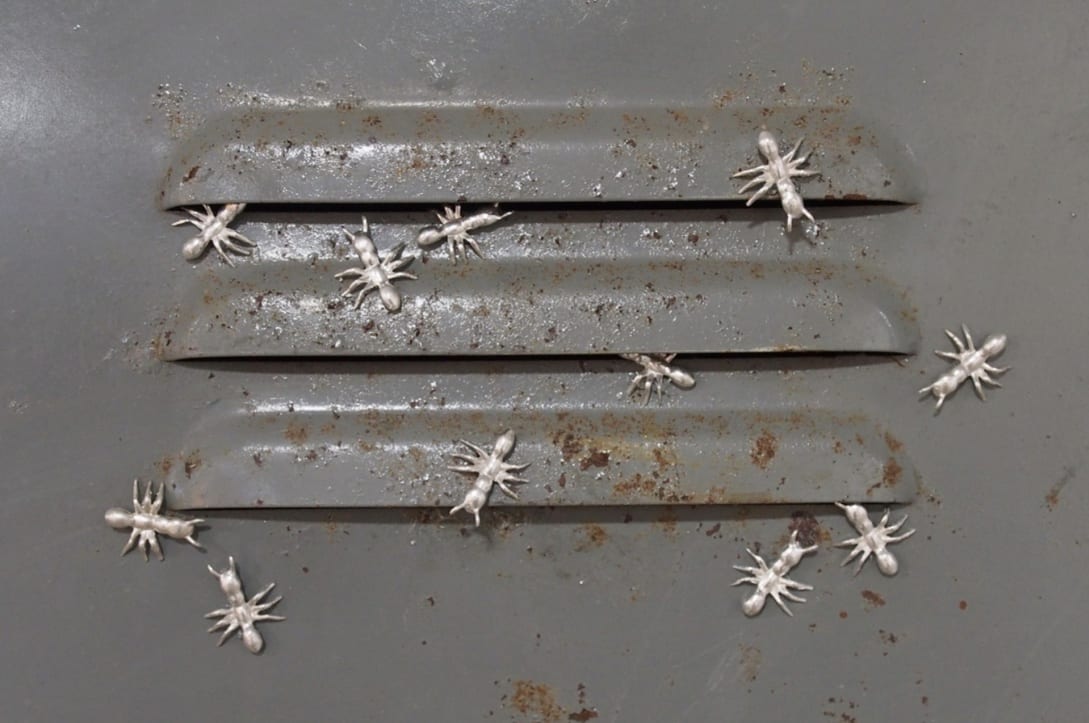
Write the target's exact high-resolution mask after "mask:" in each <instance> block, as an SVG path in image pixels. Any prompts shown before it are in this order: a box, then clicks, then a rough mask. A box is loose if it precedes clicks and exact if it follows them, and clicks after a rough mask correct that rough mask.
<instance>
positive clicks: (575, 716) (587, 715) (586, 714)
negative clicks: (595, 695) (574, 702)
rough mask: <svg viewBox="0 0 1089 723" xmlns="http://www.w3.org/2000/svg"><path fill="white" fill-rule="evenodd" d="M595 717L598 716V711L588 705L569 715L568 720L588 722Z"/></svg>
mask: <svg viewBox="0 0 1089 723" xmlns="http://www.w3.org/2000/svg"><path fill="white" fill-rule="evenodd" d="M593 718H597V711H596V710H591V709H589V708H586V707H584V708H583V709H582V710H580V711H578V712H576V713H570V714H568V716H567V720H573V721H579V723H586V721H588V720H591V719H593Z"/></svg>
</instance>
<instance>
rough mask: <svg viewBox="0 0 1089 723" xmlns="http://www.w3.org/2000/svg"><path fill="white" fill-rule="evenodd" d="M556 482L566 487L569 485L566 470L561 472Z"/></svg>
mask: <svg viewBox="0 0 1089 723" xmlns="http://www.w3.org/2000/svg"><path fill="white" fill-rule="evenodd" d="M556 484H558V485H559V486H560V487H566V486H567V473H566V472H561V473H560V478H559V479H558V480H556Z"/></svg>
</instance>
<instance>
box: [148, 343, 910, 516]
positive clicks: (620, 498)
mask: <svg viewBox="0 0 1089 723" xmlns="http://www.w3.org/2000/svg"><path fill="white" fill-rule="evenodd" d="M690 361H692V360H690ZM285 365H286V363H285V362H278V363H274V364H272V367H273V368H276V367H280V368H285ZM733 365H734V366H735V367H736V366H741V365H740V364H738V363H736V362H734V364H733ZM263 366H264V367H268V366H269V365H263ZM716 366H718V367H719V368H718V369H716V368H715V367H716ZM721 366H722V362H721V361H718V360H694V362H693V363H687V365H686V368H687V369H688V370H689V371H691V372H692V373H693V374H695V375H696V378H697V382H696V387H695V388H694V389H693V390H690V391H681V390H678V389H676V388H670V389H669V390H667V393H666V395H664V396H663V400H662V404H661V405H660V406H659V405H658V404H657V402H654V401H652V402H651V403H650V404H649V405H648V406H646V407H643V406H641V405H640V404H639V403H638V402H634V401H631V400H628V399H626V398H622V395H623V394H624V392H625V390H626V388H627V386H628V383H629V380H630V379H631V376H632V371H633V370H634V369H635V368H637V367H635V365H633V364H630V363H628V362H625V361H623V360H619V359H618V360H615V362H605V361H595V362H583V363H581V364H580V363H578V362H576V361H539V362H505V363H496V362H490V363H484V364H481V363H474V362H468V361H462V362H449V361H446V362H443V363H442V364H441V365H436V364H434V363H432V362H427V361H417V362H412V363H407V362H405V361H400V362H396V361H390V362H382V363H355V364H339V365H336V364H328V363H326V364H322V365H316V364H309V365H303V366H301V367H299V366H293V367H291V372H292V373H291V375H290V376H289V377H288V378H287V379H283V380H277V381H273V380H270V379H269V378H268V376H265V377H263V378H262V377H257V378H255V379H253V381H252V382H250V383H247V386H246V391H247V394H246V395H245V396H236V397H235V398H233V399H223V400H221V401H220V402H219V403H217V404H216V405H215V406H213V407H210V408H209V409H208V410H207V412H206V413H205V414H203V415H201V417H200V419H199V420H198V421H197V422H196V423H195V424H194V426H193V428H192V429H190V430H189V431H188V432H187V433H186V435H185V438H184V443H183V445H182V448H181V450H180V452H179V454H178V460H177V462H176V463H175V464H172V465H171V467H170V470H169V472H168V474H167V476H166V480H167V485H168V487H169V488H170V490H171V504H172V505H174V506H175V507H178V508H239V507H384V506H400V507H408V506H425V507H427V506H437V507H445V508H447V509H448V508H450V507H452V506H453V505H455V504H457V503H458V502H460V501H461V497H462V496H463V495H464V494H465V492H466V491H467V490H468V488H469V484H470V483H471V482H472V478H471V477H468V476H466V475H462V474H458V473H455V472H451V471H448V470H447V469H446V467H447V465H448V464H450V463H451V460H450V455H451V454H452V453H453V452H455V451H456V449H455V448H456V444H455V442H456V440H458V439H467V440H469V441H475V443H477V444H478V445H486V444H490V443H491V440H493V439H494V437H496V436H497V435H498V434H499V433H501V432H503V430H505V429H512V430H514V431H515V434H516V435H517V446H516V447H515V449H514V452H513V453H512V455H511V456H510V457H509V459H508V461H510V462H512V463H514V462H517V463H519V464H522V463H526V462H529V463H531V465H530V467H529V468H528V469H527V470H525V471H524V472H523V473H521V474H520V475H519V476H522V477H525V478H526V479H527V480H528V483H527V484H524V485H518V495H519V499H518V500H517V501H514V500H508V499H506V498H505V497H504V495H502V494H501V493H500V492H499V491H498V490H494V491H493V493H492V495H491V501H490V504H493V505H497V506H508V505H515V506H518V507H526V506H529V507H536V506H542V505H545V506H557V507H558V506H568V505H614V506H629V505H661V504H737V503H740V504H753V503H760V504H785V503H790V504H805V503H813V502H824V503H828V504H830V503H833V502H836V501H840V500H850V501H858V502H870V503H890V502H898V503H904V502H910V501H911V500H912V499H913V498H914V497H915V493H916V488H917V486H918V480H917V476H916V472H915V468H914V466H913V465H912V464H911V462H910V461H909V459H908V457H907V455H906V454H905V453H904V450H903V449H902V444H901V443H900V442H898V441H896V440H897V437H896V436H895V430H893V431H891V432H890V431H886V430H883V429H881V428H880V427H879V425H877V424H876V423H875V422H874V421H873V420H872V419H867V418H866V417H865V415H862V414H859V413H857V412H854V411H852V410H850V409H847V410H839V409H836V408H835V407H832V408H822V406H821V405H820V404H819V403H815V400H814V399H811V398H808V395H805V394H804V393H801V392H799V391H797V390H793V389H792V385H789V384H786V385H784V383H783V381H782V379H781V378H780V377H779V374H777V373H770V374H761V375H759V376H756V377H753V376H752V375H751V374H750V373H747V372H742V371H736V370H735V371H724V370H723V369H722V368H721ZM750 366H751V363H750ZM233 368H234V369H235V370H237V371H239V372H243V371H244V370H246V369H247V367H246V366H245V365H243V364H235V365H233ZM838 376H839V377H840V379H841V383H842V382H845V381H846V377H847V376H848V374H847V373H842V372H841V373H840V374H839V375H838ZM390 379H397V380H398V384H397V385H396V386H395V387H394V386H393V385H391V384H389V383H388V380H390Z"/></svg>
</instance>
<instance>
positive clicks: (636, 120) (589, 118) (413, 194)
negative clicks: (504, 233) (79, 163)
mask: <svg viewBox="0 0 1089 723" xmlns="http://www.w3.org/2000/svg"><path fill="white" fill-rule="evenodd" d="M762 127H767V128H769V129H772V130H775V131H776V132H777V133H778V134H780V141H781V143H783V144H788V143H789V144H793V143H794V141H795V139H796V138H798V137H801V136H803V135H804V136H805V137H806V142H805V144H804V145H803V148H802V151H803V152H804V153H811V154H812V155H811V159H810V167H811V169H812V170H814V171H819V172H820V173H821V175H820V176H818V177H813V178H811V179H808V180H805V181H804V182H802V183H800V184H799V188H800V190H801V193H802V194H803V195H804V196H805V198H806V199H813V200H828V199H838V200H844V201H849V202H854V203H859V202H867V201H891V202H896V203H915V202H917V201H918V200H919V198H920V181H919V174H918V171H917V169H916V167H915V165H914V163H913V160H912V154H911V152H910V150H909V149H908V148H906V147H905V146H904V145H903V144H901V143H900V142H899V141H898V140H897V139H896V138H895V136H894V135H893V134H892V133H891V132H890V131H889V130H888V129H887V128H885V127H884V126H883V125H882V124H881V123H879V122H877V121H875V120H873V119H871V118H869V117H867V116H864V115H862V114H860V113H858V112H857V111H855V110H852V109H849V108H845V107H842V106H836V105H830V106H819V107H805V106H779V107H773V108H767V107H758V106H748V105H733V104H727V105H723V106H721V107H719V106H717V105H708V106H702V107H695V106H691V107H679V108H647V107H629V108H618V107H615V106H610V107H607V108H606V107H568V106H548V105H545V106H541V105H513V104H511V105H495V106H493V105H484V104H478V105H452V104H451V105H440V106H436V105H433V104H427V105H357V104H354V103H342V104H335V105H334V104H330V105H324V106H316V107H315V106H308V107H298V108H279V107H261V106H255V107H250V108H235V109H230V110H227V111H225V112H223V113H221V114H219V115H215V116H212V117H210V118H208V119H207V120H206V121H205V122H204V123H202V124H201V125H200V126H198V127H197V128H196V129H195V130H194V131H193V132H192V134H191V135H189V136H188V137H187V138H186V139H185V140H183V141H182V142H181V143H180V144H179V145H178V146H177V147H176V150H175V152H174V155H173V157H172V158H171V160H170V165H169V168H168V170H167V174H166V178H165V180H164V183H163V187H162V190H161V192H160V196H159V200H160V205H161V206H162V207H163V208H173V207H177V206H189V205H194V204H199V203H209V204H219V203H227V202H247V203H323V204H324V203H368V204H389V203H424V204H443V203H450V202H451V201H453V200H455V199H462V200H465V201H466V202H470V203H492V202H495V201H504V202H519V201H545V202H556V203H559V202H564V203H569V202H584V201H598V200H600V201H626V202H630V201H661V200H700V201H721V200H724V199H730V200H736V199H738V198H739V196H738V195H737V193H736V190H737V188H738V187H739V186H740V185H741V184H739V183H738V181H737V180H735V179H732V178H731V177H730V176H731V175H732V174H733V173H735V172H736V171H738V170H741V169H742V168H747V167H750V166H753V165H756V164H758V163H762V162H763V161H762V160H760V158H759V155H758V153H757V150H756V134H757V131H758V130H759V129H760V128H762Z"/></svg>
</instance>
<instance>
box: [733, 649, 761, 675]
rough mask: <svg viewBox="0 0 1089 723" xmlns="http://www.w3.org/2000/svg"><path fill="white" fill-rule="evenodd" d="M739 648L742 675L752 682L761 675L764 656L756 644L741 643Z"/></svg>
mask: <svg viewBox="0 0 1089 723" xmlns="http://www.w3.org/2000/svg"><path fill="white" fill-rule="evenodd" d="M738 648H739V649H740V650H741V675H742V677H743V678H744V679H745V680H746V681H748V682H750V683H752V682H754V681H755V680H756V679H757V678H758V677H759V676H760V663H762V662H763V658H764V656H763V654H762V653H761V652H760V648H758V647H756V646H755V645H746V644H745V643H741V645H739V646H738Z"/></svg>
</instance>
